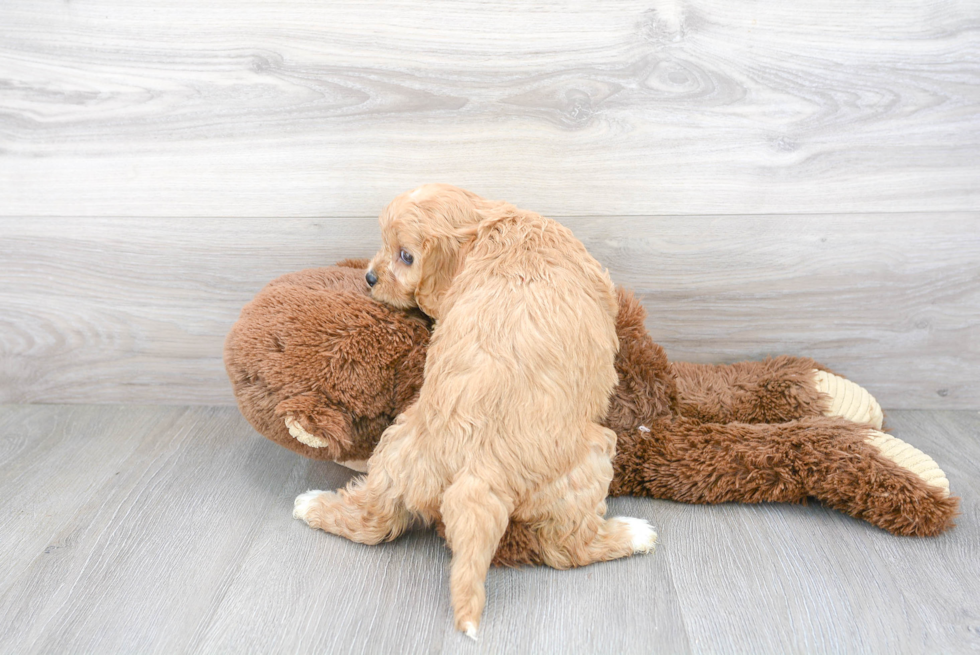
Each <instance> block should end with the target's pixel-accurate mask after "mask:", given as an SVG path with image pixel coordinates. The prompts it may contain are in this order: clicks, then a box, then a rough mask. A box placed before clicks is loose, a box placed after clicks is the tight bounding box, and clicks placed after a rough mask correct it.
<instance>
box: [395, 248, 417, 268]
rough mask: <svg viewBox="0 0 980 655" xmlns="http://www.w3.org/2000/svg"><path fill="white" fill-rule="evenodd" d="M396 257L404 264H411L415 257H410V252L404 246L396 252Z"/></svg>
mask: <svg viewBox="0 0 980 655" xmlns="http://www.w3.org/2000/svg"><path fill="white" fill-rule="evenodd" d="M398 258H399V259H401V260H402V261H403V262H404V263H405V265H406V266H411V265H412V262H414V261H415V258H414V257H412V253H410V252H408V251H407V250H405V249H404V248H402V249H401V251H400V252H399V253H398Z"/></svg>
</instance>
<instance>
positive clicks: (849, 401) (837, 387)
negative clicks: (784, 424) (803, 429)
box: [813, 369, 885, 430]
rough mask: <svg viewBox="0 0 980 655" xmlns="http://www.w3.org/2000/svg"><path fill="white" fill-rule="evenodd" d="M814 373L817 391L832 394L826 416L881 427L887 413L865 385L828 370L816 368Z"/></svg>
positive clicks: (876, 427)
mask: <svg viewBox="0 0 980 655" xmlns="http://www.w3.org/2000/svg"><path fill="white" fill-rule="evenodd" d="M813 375H814V377H815V382H816V386H817V391H819V392H820V393H823V394H827V395H828V396H830V407H828V408H827V409H826V410H825V411H824V416H840V417H841V418H846V419H847V420H848V421H854V422H855V423H863V424H865V425H870V426H871V427H873V428H874V429H876V430H880V429H881V423H882V421H883V420H884V418H885V415H884V414H883V413H882V411H881V406H880V405H879V404H878V401H877V400H875V399H874V396H872V395H871V394H870V393H868V392H867V390H866V389H865V388H864V387H862V386H860V385H857V384H854V383H853V382H851V381H850V380H845V379H844V378H842V377H840V376H837V375H834V374H833V373H828V372H827V371H818V370H816V369H814V371H813Z"/></svg>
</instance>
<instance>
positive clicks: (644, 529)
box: [610, 516, 657, 553]
mask: <svg viewBox="0 0 980 655" xmlns="http://www.w3.org/2000/svg"><path fill="white" fill-rule="evenodd" d="M610 521H617V522H619V523H625V524H626V528H627V530H628V531H629V535H630V545H631V546H632V547H633V552H634V553H649V552H652V551H653V549H654V547H656V545H657V533H656V532H654V531H653V528H652V527H650V524H649V523H647V522H646V521H644V520H643V519H636V518H632V517H630V516H617V517H616V518H613V519H610Z"/></svg>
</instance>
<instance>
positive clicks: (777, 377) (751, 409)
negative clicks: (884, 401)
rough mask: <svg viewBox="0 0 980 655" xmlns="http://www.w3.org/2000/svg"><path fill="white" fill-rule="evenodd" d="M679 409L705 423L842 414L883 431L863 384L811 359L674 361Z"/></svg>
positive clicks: (878, 408) (776, 420)
mask: <svg viewBox="0 0 980 655" xmlns="http://www.w3.org/2000/svg"><path fill="white" fill-rule="evenodd" d="M671 368H672V370H673V371H674V375H675V376H676V379H677V399H678V410H679V411H680V414H681V415H682V416H686V417H688V418H694V419H697V420H699V421H703V422H705V423H733V422H740V423H782V422H785V421H792V420H796V419H801V418H806V417H810V416H839V417H841V418H844V419H847V420H849V421H853V422H855V423H862V424H864V425H870V426H871V427H873V428H875V429H876V430H880V429H881V425H882V422H883V420H884V414H883V412H882V411H881V406H880V405H878V402H877V401H876V400H875V399H874V397H873V396H872V395H871V394H870V393H868V391H867V390H866V389H864V388H862V387H861V386H859V385H857V384H855V383H854V382H851V381H850V380H846V379H844V378H843V377H840V376H839V375H835V374H834V373H831V372H830V371H828V370H826V369H824V368H823V367H822V366H821V365H819V364H817V363H816V362H815V361H813V360H812V359H809V358H807V357H790V356H788V355H783V356H780V357H775V358H769V359H766V360H764V361H760V362H738V363H735V364H719V365H714V364H690V363H687V362H673V363H672V364H671Z"/></svg>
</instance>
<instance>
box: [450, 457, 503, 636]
mask: <svg viewBox="0 0 980 655" xmlns="http://www.w3.org/2000/svg"><path fill="white" fill-rule="evenodd" d="M512 509H513V503H512V502H511V501H509V500H508V499H505V498H502V497H501V496H499V495H498V494H496V493H494V492H493V490H492V489H491V488H490V485H488V484H487V483H486V482H484V481H483V480H481V479H479V478H477V477H475V476H473V475H470V474H468V473H462V474H460V475H459V476H458V477H457V478H456V480H455V481H454V482H453V483H452V484H451V485H450V486H449V488H448V489H446V493H445V494H444V496H443V499H442V506H441V508H440V512H441V513H442V520H443V522H444V523H445V525H446V541H447V542H448V544H449V548H450V549H451V550H452V552H453V560H452V566H451V569H450V575H449V578H450V579H449V584H450V592H451V594H452V602H453V614H454V615H455V617H456V629H457V630H461V631H462V632H465V633H466V636H468V637H471V638H473V639H476V629H477V628H478V627H479V626H480V615H481V614H482V613H483V606H484V605H485V604H486V589H485V587H484V583H485V581H486V578H487V571H488V570H489V568H490V561H491V560H492V559H493V554H494V552H496V550H497V544H498V543H500V538H501V537H502V536H503V534H504V530H506V529H507V521H508V519H509V518H510V513H511V511H512Z"/></svg>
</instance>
